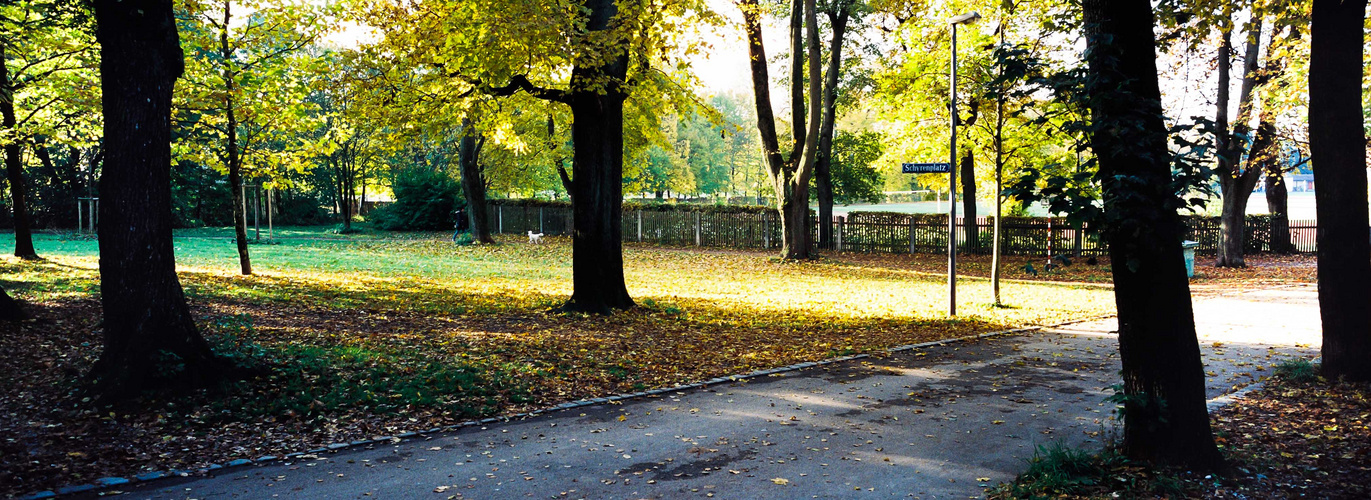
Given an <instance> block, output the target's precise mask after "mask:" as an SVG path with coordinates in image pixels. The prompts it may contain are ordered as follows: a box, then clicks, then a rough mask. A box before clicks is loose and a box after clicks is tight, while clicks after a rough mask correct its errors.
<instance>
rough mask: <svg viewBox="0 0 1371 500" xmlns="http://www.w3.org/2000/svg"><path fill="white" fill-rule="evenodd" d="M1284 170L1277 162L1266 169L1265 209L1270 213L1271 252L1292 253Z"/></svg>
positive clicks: (1288, 201) (1288, 203)
mask: <svg viewBox="0 0 1371 500" xmlns="http://www.w3.org/2000/svg"><path fill="white" fill-rule="evenodd" d="M1283 174H1284V172H1282V171H1281V169H1280V166H1279V164H1278V163H1277V162H1274V161H1273V162H1271V165H1269V166H1268V167H1267V170H1266V211H1267V212H1269V213H1270V214H1271V252H1272V253H1282V254H1284V253H1292V252H1294V251H1295V245H1294V244H1293V243H1291V242H1290V195H1289V193H1288V192H1287V191H1286V187H1285V179H1284V177H1283Z"/></svg>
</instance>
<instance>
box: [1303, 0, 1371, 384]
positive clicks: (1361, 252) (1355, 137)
mask: <svg viewBox="0 0 1371 500" xmlns="http://www.w3.org/2000/svg"><path fill="white" fill-rule="evenodd" d="M1365 12H1366V0H1314V11H1313V18H1312V20H1311V32H1312V38H1311V40H1310V51H1309V53H1310V57H1309V150H1310V154H1311V155H1312V156H1313V157H1314V187H1315V189H1314V201H1315V207H1316V210H1317V212H1318V217H1319V242H1318V244H1319V260H1318V266H1319V316H1320V317H1321V318H1322V319H1323V370H1324V374H1325V375H1327V376H1329V377H1346V378H1347V379H1350V380H1355V381H1366V380H1371V363H1368V362H1367V360H1371V293H1366V284H1367V283H1368V282H1371V241H1368V238H1367V226H1368V220H1367V213H1366V212H1367V201H1366V156H1365V155H1366V136H1365V130H1364V129H1363V128H1362V105H1361V97H1362V93H1361V81H1362V42H1363V33H1362V20H1363V17H1364V16H1365Z"/></svg>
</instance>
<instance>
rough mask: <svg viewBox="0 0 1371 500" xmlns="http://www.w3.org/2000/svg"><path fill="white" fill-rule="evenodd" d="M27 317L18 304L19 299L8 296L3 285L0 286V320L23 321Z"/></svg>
mask: <svg viewBox="0 0 1371 500" xmlns="http://www.w3.org/2000/svg"><path fill="white" fill-rule="evenodd" d="M28 317H29V316H28V315H27V314H24V308H23V307H21V306H20V305H19V301H17V300H14V298H13V297H10V294H9V292H6V291H5V287H2V286H0V321H23V320H26V319H28Z"/></svg>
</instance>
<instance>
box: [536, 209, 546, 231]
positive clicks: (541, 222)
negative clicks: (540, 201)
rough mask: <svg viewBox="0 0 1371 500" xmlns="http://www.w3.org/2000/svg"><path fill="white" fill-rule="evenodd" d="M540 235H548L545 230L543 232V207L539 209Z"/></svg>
mask: <svg viewBox="0 0 1371 500" xmlns="http://www.w3.org/2000/svg"><path fill="white" fill-rule="evenodd" d="M538 233H539V234H546V233H547V231H544V230H543V207H538Z"/></svg>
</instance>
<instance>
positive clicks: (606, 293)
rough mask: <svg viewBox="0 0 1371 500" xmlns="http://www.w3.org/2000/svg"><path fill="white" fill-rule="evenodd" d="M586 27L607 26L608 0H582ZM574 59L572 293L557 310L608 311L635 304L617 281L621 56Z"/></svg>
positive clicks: (620, 256) (620, 265)
mask: <svg viewBox="0 0 1371 500" xmlns="http://www.w3.org/2000/svg"><path fill="white" fill-rule="evenodd" d="M585 7H586V8H587V9H588V11H589V14H590V18H589V19H588V21H587V23H586V29H587V30H588V31H605V30H609V29H612V28H613V27H614V25H613V24H612V21H613V19H614V17H615V15H617V14H618V7H617V5H616V4H615V2H614V0H586V2H585ZM614 50H617V51H619V53H617V54H614V55H612V57H606V58H603V59H600V60H599V61H592V62H589V63H586V62H578V63H577V64H576V66H575V67H574V68H572V71H571V91H570V95H569V96H568V101H569V104H570V106H571V116H572V120H573V121H574V123H577V124H580V126H573V127H572V128H571V140H572V143H573V144H575V145H576V147H575V149H574V151H573V152H572V158H571V174H572V178H571V183H572V192H573V193H574V194H573V195H572V197H571V208H572V217H573V223H572V224H573V226H574V228H575V229H574V230H573V231H572V238H571V257H572V260H571V274H572V282H573V284H572V292H571V299H570V300H568V301H567V302H566V304H563V305H562V309H563V310H566V311H575V312H589V313H597V314H609V313H610V312H612V311H613V310H615V309H630V308H632V307H634V305H635V304H634V303H633V299H632V298H630V297H629V295H628V287H627V286H626V285H625V284H624V250H623V241H622V238H623V235H622V234H621V232H622V231H621V227H622V223H623V221H622V218H623V200H624V195H623V171H624V100H625V99H626V98H627V95H626V94H624V92H623V90H622V87H621V84H622V82H624V80H625V79H626V78H627V76H628V75H627V73H628V56H627V54H625V53H623V52H622V51H623V47H622V46H617V47H614ZM601 89H602V90H601Z"/></svg>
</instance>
